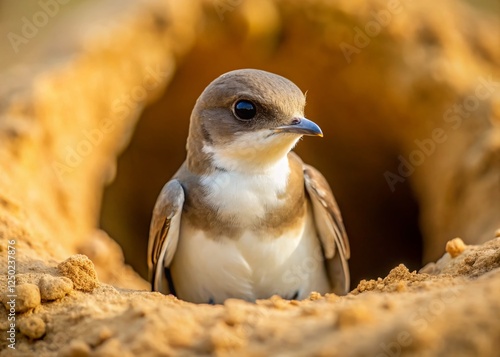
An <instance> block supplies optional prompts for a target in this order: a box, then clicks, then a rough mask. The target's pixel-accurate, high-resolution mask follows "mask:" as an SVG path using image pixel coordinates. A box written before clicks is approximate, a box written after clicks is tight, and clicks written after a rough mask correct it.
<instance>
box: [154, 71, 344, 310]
mask: <svg viewBox="0 0 500 357" xmlns="http://www.w3.org/2000/svg"><path fill="white" fill-rule="evenodd" d="M304 106H305V96H304V94H303V93H302V92H301V90H300V89H299V88H298V87H297V86H296V85H295V84H294V83H292V82H291V81H289V80H288V79H286V78H284V77H281V76H278V75H276V74H272V73H269V72H265V71H261V70H255V69H242V70H236V71H232V72H228V73H225V74H223V75H221V76H220V77H218V78H217V79H215V80H214V81H213V82H212V83H210V84H209V85H208V87H207V88H206V89H205V90H204V91H203V93H202V94H201V96H200V97H199V98H198V100H197V101H196V104H195V106H194V109H193V112H192V114H191V122H190V128H189V135H188V139H187V145H186V149H187V157H186V160H185V161H184V163H183V164H182V166H181V167H180V169H179V170H178V171H177V173H176V174H175V175H174V176H173V178H172V179H171V180H170V181H168V182H167V183H166V184H165V186H164V187H163V189H162V190H161V193H160V195H159V197H158V199H157V202H156V205H155V207H154V210H153V217H152V221H151V227H150V235H149V247H148V265H149V270H150V275H151V283H152V289H153V291H160V292H163V293H165V294H174V295H176V296H177V297H178V298H180V299H183V300H186V301H191V302H195V303H223V302H224V300H225V299H228V298H239V299H244V300H247V301H255V300H256V299H265V298H269V297H271V296H272V295H280V296H281V297H283V298H285V299H303V298H306V297H307V296H308V295H309V294H310V293H311V292H313V291H316V292H319V293H322V294H324V293H328V292H334V293H336V294H346V293H347V292H348V289H349V268H348V265H347V260H348V259H349V255H350V252H349V243H348V240H347V235H346V232H345V229H344V225H343V223H342V218H341V215H340V211H339V208H338V206H337V204H336V202H335V199H334V197H333V194H332V192H331V190H330V187H329V185H328V183H327V182H326V180H325V178H324V177H323V176H322V175H321V173H320V172H319V171H317V170H316V169H315V168H313V167H311V166H309V165H306V164H304V163H303V162H302V160H301V159H300V158H299V157H298V156H297V155H296V154H294V153H293V152H291V150H292V149H293V147H294V146H295V145H296V144H297V142H298V140H299V139H300V138H301V137H302V136H303V135H311V136H323V133H322V131H321V129H320V128H319V126H318V125H316V124H315V123H314V122H312V121H310V120H308V119H306V118H305V117H304Z"/></svg>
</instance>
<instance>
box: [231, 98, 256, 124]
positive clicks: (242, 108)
mask: <svg viewBox="0 0 500 357" xmlns="http://www.w3.org/2000/svg"><path fill="white" fill-rule="evenodd" d="M234 114H236V116H237V117H238V119H241V120H250V119H252V118H253V117H255V115H256V114H257V108H256V107H255V104H253V103H252V102H251V101H249V100H239V101H237V102H236V104H235V105H234Z"/></svg>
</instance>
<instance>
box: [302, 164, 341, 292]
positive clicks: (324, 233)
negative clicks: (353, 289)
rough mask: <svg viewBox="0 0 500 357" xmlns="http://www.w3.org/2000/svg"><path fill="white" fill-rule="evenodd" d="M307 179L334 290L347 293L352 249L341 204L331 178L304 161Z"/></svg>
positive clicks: (315, 219) (308, 190) (306, 182)
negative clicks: (333, 190) (334, 194)
mask: <svg viewBox="0 0 500 357" xmlns="http://www.w3.org/2000/svg"><path fill="white" fill-rule="evenodd" d="M304 180H305V186H306V190H307V193H308V194H309V198H310V200H311V203H312V208H313V214H314V221H315V223H316V229H317V231H318V234H319V238H320V241H321V245H322V247H323V254H324V256H325V264H326V267H327V272H328V276H329V278H330V282H331V284H332V287H333V292H334V293H336V294H338V295H345V294H347V293H348V292H349V284H350V276H349V266H348V265H347V260H348V259H349V257H350V254H351V253H350V248H349V241H348V239H347V234H346V231H345V228H344V224H343V222H342V216H341V215H340V210H339V207H338V206H337V202H336V201H335V197H334V196H333V193H332V191H331V189H330V186H329V185H328V182H327V181H326V179H325V178H324V177H323V175H322V174H321V173H320V172H319V171H318V170H316V169H315V168H314V167H312V166H309V165H306V164H304Z"/></svg>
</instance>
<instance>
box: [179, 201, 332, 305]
mask: <svg viewBox="0 0 500 357" xmlns="http://www.w3.org/2000/svg"><path fill="white" fill-rule="evenodd" d="M171 272H172V277H173V280H174V284H175V288H176V292H177V295H178V297H179V298H181V299H184V300H187V301H192V302H197V303H208V302H214V303H222V302H223V301H224V300H225V299H227V298H240V299H245V300H248V301H254V300H255V299H261V298H268V297H270V296H272V295H274V294H278V295H280V296H283V297H285V298H292V297H295V294H297V295H296V298H298V299H303V298H305V297H307V296H308V295H309V294H310V293H311V292H312V291H318V292H320V293H326V292H328V291H329V290H330V286H329V283H328V279H327V276H326V272H325V267H324V264H323V254H322V251H321V248H320V244H319V241H318V239H317V236H316V230H315V226H314V223H313V219H312V214H311V211H310V209H309V214H308V215H307V217H304V219H303V222H302V224H301V225H299V226H298V228H296V229H295V230H290V231H288V232H287V233H286V234H285V235H283V236H281V237H278V238H276V237H262V236H255V234H254V233H252V232H251V231H247V232H245V233H244V234H243V235H242V236H241V237H240V238H239V239H229V238H221V240H220V241H215V240H213V239H209V238H207V237H205V235H204V234H203V231H200V230H195V229H193V228H192V227H190V226H189V225H187V224H185V223H183V224H182V225H181V237H180V241H179V246H178V248H177V252H176V254H175V257H174V261H173V263H172V266H171Z"/></svg>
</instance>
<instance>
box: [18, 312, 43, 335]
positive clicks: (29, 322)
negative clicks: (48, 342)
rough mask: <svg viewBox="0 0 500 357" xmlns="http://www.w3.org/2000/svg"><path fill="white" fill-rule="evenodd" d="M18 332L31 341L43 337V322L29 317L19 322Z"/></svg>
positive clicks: (36, 317) (34, 317) (35, 317)
mask: <svg viewBox="0 0 500 357" xmlns="http://www.w3.org/2000/svg"><path fill="white" fill-rule="evenodd" d="M19 331H21V333H22V334H23V335H25V336H27V337H29V338H31V339H34V340H36V339H39V338H41V337H42V336H43V335H45V322H44V321H43V320H42V319H41V318H39V317H38V316H30V317H27V318H25V319H22V320H20V321H19Z"/></svg>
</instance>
